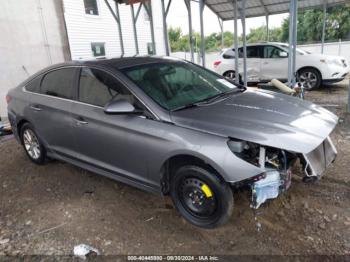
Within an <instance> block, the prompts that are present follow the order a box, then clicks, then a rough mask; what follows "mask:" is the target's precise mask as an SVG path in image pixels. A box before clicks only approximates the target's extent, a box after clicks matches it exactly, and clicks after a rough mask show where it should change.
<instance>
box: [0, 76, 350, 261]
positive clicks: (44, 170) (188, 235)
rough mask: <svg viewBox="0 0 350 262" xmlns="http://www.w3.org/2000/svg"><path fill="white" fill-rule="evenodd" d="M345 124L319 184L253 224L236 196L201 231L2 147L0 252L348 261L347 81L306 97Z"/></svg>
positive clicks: (161, 204)
mask: <svg viewBox="0 0 350 262" xmlns="http://www.w3.org/2000/svg"><path fill="white" fill-rule="evenodd" d="M306 99H309V100H312V101H315V102H317V103H319V104H321V105H324V106H326V107H327V108H329V109H330V110H332V111H333V112H335V113H337V115H338V116H339V117H340V119H341V120H340V123H339V125H338V127H337V129H336V131H335V132H334V133H333V134H332V138H333V141H334V143H335V144H336V147H337V149H338V153H339V155H338V158H337V160H336V162H335V164H334V165H333V166H332V167H330V168H329V169H328V171H327V173H326V174H325V176H324V177H323V179H322V180H320V181H317V182H316V183H314V184H304V183H303V182H302V181H301V179H300V178H299V177H298V176H296V177H295V178H294V179H293V183H292V187H291V188H290V189H289V190H288V191H287V192H286V193H285V194H283V195H281V196H280V197H279V198H278V199H275V200H272V201H270V202H268V203H265V204H264V205H263V207H261V208H260V209H259V210H258V214H257V218H256V217H255V214H254V212H253V211H252V209H250V208H249V198H248V194H247V193H246V192H236V193H235V194H234V197H235V208H234V213H233V216H232V218H231V220H230V221H229V223H228V224H227V225H225V226H224V227H221V228H219V229H215V230H203V229H199V228H196V227H194V226H192V225H190V224H188V223H187V222H185V221H184V220H183V219H182V218H181V217H180V216H179V214H178V213H177V212H176V211H175V209H174V208H173V206H172V204H171V201H170V200H169V199H168V198H162V197H160V196H157V195H152V194H150V193H147V192H143V191H140V190H138V189H135V188H132V187H129V186H127V185H124V184H122V183H118V182H114V181H112V180H110V179H107V178H104V177H101V176H98V175H95V174H93V173H90V172H87V171H84V170H82V169H80V168H77V167H74V166H72V165H69V164H65V163H61V162H59V161H54V162H51V163H49V164H47V165H45V166H36V165H34V164H32V163H31V162H30V161H29V160H28V159H27V157H26V156H25V153H24V151H23V150H22V148H21V146H20V145H18V144H17V143H16V141H14V140H13V139H9V140H6V141H5V140H0V255H33V254H37V255H38V254H41V255H42V254H43V255H53V254H54V255H71V254H72V250H73V247H74V246H75V245H77V244H80V243H85V244H89V245H92V246H93V247H95V248H97V249H98V250H100V252H101V253H102V254H104V255H116V254H124V255H126V254H163V255H164V254H178V255H183V254H193V255H203V254H205V255H208V254H216V255H223V254H225V255H228V254H250V255H270V254H289V255H298V254H299V255H300V254H303V255H307V254H348V255H349V254H350V174H349V171H350V163H349V156H350V116H349V114H346V113H345V104H346V100H347V82H343V83H341V84H338V85H336V86H328V87H323V88H321V89H320V90H317V91H313V92H310V93H307V95H306Z"/></svg>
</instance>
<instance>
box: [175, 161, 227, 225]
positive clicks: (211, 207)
mask: <svg viewBox="0 0 350 262" xmlns="http://www.w3.org/2000/svg"><path fill="white" fill-rule="evenodd" d="M170 196H171V198H172V200H173V203H174V205H175V207H176V209H177V210H178V211H179V213H180V214H181V215H182V216H183V217H184V218H185V219H186V220H187V221H188V222H190V223H191V224H193V225H195V226H198V227H202V228H215V227H219V226H221V225H223V224H225V223H226V222H227V221H228V220H229V218H230V217H231V214H232V211H233V195H232V190H231V188H230V187H229V185H228V184H227V183H226V182H224V181H222V180H221V179H219V177H218V176H216V175H215V174H213V172H210V171H208V170H206V169H204V168H202V167H199V166H190V165H189V166H183V167H180V168H179V169H178V170H177V171H176V172H175V174H174V176H173V178H172V179H171V184H170Z"/></svg>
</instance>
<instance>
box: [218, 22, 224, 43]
mask: <svg viewBox="0 0 350 262" xmlns="http://www.w3.org/2000/svg"><path fill="white" fill-rule="evenodd" d="M218 22H219V26H220V32H221V49H223V48H224V22H223V21H222V20H221V19H220V17H219V16H218Z"/></svg>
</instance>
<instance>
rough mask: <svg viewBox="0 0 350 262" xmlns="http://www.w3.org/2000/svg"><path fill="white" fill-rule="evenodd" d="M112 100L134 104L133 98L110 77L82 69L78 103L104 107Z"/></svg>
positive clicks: (103, 73)
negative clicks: (121, 100)
mask: <svg viewBox="0 0 350 262" xmlns="http://www.w3.org/2000/svg"><path fill="white" fill-rule="evenodd" d="M112 99H115V100H118V99H125V100H127V101H129V102H130V103H131V104H134V102H135V101H134V96H133V95H132V94H131V92H130V91H129V90H128V89H127V88H125V87H124V86H123V85H122V84H121V83H120V82H119V81H118V80H117V79H116V78H115V77H113V76H112V75H110V74H108V73H106V72H104V71H101V70H98V69H93V68H86V67H85V68H83V69H82V70H81V74H80V82H79V101H80V102H83V103H87V104H91V105H95V106H101V107H104V106H105V105H106V104H107V103H108V102H110V101H111V100H112Z"/></svg>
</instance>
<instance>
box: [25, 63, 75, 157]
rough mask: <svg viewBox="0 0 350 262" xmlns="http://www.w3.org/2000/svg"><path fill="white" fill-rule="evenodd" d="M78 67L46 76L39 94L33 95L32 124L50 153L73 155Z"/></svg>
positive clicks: (51, 72)
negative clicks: (73, 125) (74, 109)
mask: <svg viewBox="0 0 350 262" xmlns="http://www.w3.org/2000/svg"><path fill="white" fill-rule="evenodd" d="M77 76H78V68H77V67H67V68H59V69H55V70H52V71H50V72H48V73H46V74H45V75H44V76H43V77H42V79H41V83H40V90H39V94H36V95H32V96H31V99H30V101H31V104H30V106H29V111H30V121H31V122H32V124H33V125H34V127H35V129H36V131H37V132H38V134H39V137H40V138H41V139H42V140H43V142H44V143H46V145H47V146H48V147H49V149H50V150H52V151H54V152H56V153H61V154H66V155H72V154H74V152H73V150H74V149H73V144H74V139H73V136H72V115H71V108H72V102H73V99H75V93H76V81H77Z"/></svg>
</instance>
